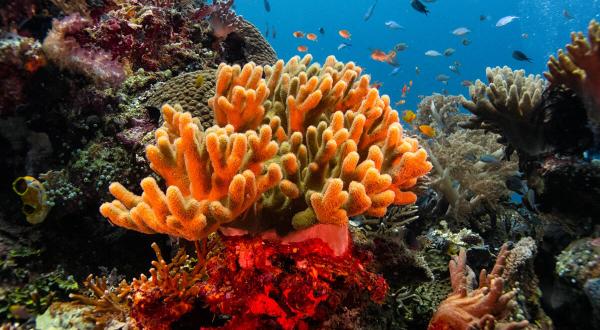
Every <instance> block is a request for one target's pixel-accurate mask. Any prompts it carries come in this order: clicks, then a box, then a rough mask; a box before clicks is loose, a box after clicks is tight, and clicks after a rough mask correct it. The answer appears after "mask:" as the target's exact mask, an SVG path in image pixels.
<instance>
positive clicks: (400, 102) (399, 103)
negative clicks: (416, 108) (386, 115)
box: [394, 100, 406, 105]
mask: <svg viewBox="0 0 600 330" xmlns="http://www.w3.org/2000/svg"><path fill="white" fill-rule="evenodd" d="M404 103H406V100H400V101H398V102H396V103H394V104H395V105H403V104H404Z"/></svg>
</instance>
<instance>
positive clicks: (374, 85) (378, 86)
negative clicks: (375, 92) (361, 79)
mask: <svg viewBox="0 0 600 330" xmlns="http://www.w3.org/2000/svg"><path fill="white" fill-rule="evenodd" d="M381 86H383V83H382V82H381V81H375V82H373V83H372V84H371V87H373V88H377V89H379V88H381Z"/></svg>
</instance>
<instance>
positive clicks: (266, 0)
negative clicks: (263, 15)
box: [263, 0, 271, 13]
mask: <svg viewBox="0 0 600 330" xmlns="http://www.w3.org/2000/svg"><path fill="white" fill-rule="evenodd" d="M263 4H264V5H265V10H266V11H267V13H268V12H270V11H271V4H270V3H269V0H263Z"/></svg>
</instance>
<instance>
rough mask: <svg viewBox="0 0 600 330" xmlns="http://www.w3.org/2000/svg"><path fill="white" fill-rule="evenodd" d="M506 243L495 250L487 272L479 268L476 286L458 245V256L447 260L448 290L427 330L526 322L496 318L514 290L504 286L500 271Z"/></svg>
mask: <svg viewBox="0 0 600 330" xmlns="http://www.w3.org/2000/svg"><path fill="white" fill-rule="evenodd" d="M507 255H508V247H507V245H506V244H505V245H503V246H502V248H501V249H500V252H499V253H498V258H497V259H496V264H495V265H494V268H493V269H492V272H491V273H490V274H487V272H486V270H485V269H483V270H481V273H480V275H479V287H478V288H477V289H475V290H473V289H472V287H473V281H474V279H473V278H474V274H473V271H472V270H471V269H470V268H469V266H467V253H466V251H465V250H464V249H461V251H460V253H459V254H458V256H455V257H453V258H452V260H450V263H449V265H448V268H449V269H450V280H451V282H452V293H451V294H450V295H449V296H448V298H446V300H444V301H443V302H442V303H441V305H440V306H439V307H438V309H437V311H436V312H435V314H434V315H433V317H432V319H431V321H430V322H429V327H428V329H429V330H469V329H504V330H509V329H523V328H525V327H526V326H527V325H528V324H529V322H527V321H521V322H499V321H501V320H503V319H505V318H506V317H507V316H508V314H509V313H510V310H511V307H512V305H513V304H514V300H513V298H514V297H515V295H516V292H515V291H514V290H513V291H509V292H507V293H502V292H503V290H504V280H503V279H502V272H503V270H504V265H505V261H506V257H507Z"/></svg>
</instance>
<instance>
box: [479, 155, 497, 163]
mask: <svg viewBox="0 0 600 330" xmlns="http://www.w3.org/2000/svg"><path fill="white" fill-rule="evenodd" d="M479 160H480V161H482V162H484V163H488V164H496V163H498V162H499V161H500V160H499V159H498V158H496V157H494V156H493V155H490V154H486V155H481V156H480V157H479Z"/></svg>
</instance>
